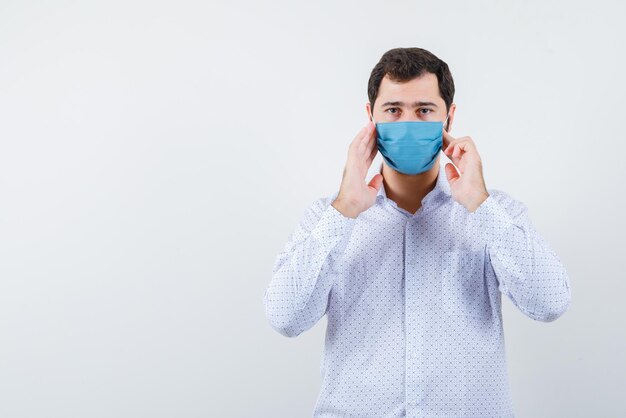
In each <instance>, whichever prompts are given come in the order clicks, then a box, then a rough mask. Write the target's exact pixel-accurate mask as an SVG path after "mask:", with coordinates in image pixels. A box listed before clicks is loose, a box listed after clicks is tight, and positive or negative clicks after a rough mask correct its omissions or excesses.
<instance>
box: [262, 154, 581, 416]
mask: <svg viewBox="0 0 626 418" xmlns="http://www.w3.org/2000/svg"><path fill="white" fill-rule="evenodd" d="M381 169H382V165H381ZM488 191H489V193H490V196H489V197H488V198H487V200H485V201H484V202H483V203H482V204H481V205H480V206H479V207H478V209H477V210H476V211H475V212H473V213H471V212H469V211H468V210H467V209H465V207H463V206H462V205H460V204H459V203H457V202H456V201H454V200H453V198H452V195H451V192H450V187H449V184H448V181H447V179H446V176H445V171H444V167H443V163H442V162H440V169H439V175H438V178H437V182H436V185H435V188H434V189H433V190H432V191H431V192H429V193H428V194H427V195H426V196H425V197H424V199H423V200H422V206H421V207H420V209H418V210H417V212H416V213H415V214H413V213H410V212H408V211H406V210H404V209H402V208H400V207H398V206H397V205H396V204H395V202H394V201H392V200H391V199H388V198H387V197H386V195H385V190H384V186H381V189H380V191H379V193H378V196H377V200H376V203H375V204H374V205H373V206H372V207H371V208H369V209H368V210H366V211H365V212H362V213H361V214H360V215H359V216H358V217H357V218H356V219H352V218H348V217H345V216H343V215H342V214H341V213H340V212H339V211H337V210H336V209H335V208H334V207H333V206H332V205H331V203H332V202H333V200H334V199H335V197H336V196H337V192H336V193H335V194H333V195H332V196H329V197H323V198H320V199H317V200H315V201H314V202H313V203H312V204H311V205H310V207H309V208H308V209H306V210H305V211H304V214H303V216H302V218H301V220H300V222H299V224H298V225H297V227H296V229H295V231H294V232H293V233H292V234H291V235H290V237H289V239H288V240H287V243H286V245H285V247H284V249H283V251H282V252H281V253H280V254H279V255H278V257H277V259H276V262H275V265H274V268H273V275H272V278H271V281H270V283H269V286H268V287H267V289H266V290H265V294H264V296H263V303H264V306H265V313H266V316H267V320H268V322H269V324H270V325H271V327H272V328H273V329H275V330H276V331H277V332H279V333H281V334H282V335H285V336H288V337H295V336H297V335H299V334H300V333H302V332H304V331H306V330H308V329H310V328H311V327H312V326H313V325H315V324H316V323H317V321H318V320H319V319H320V318H321V317H322V316H323V315H325V314H326V315H327V319H328V325H327V328H326V338H325V349H324V352H323V354H322V361H321V364H320V372H321V374H322V385H321V390H320V393H319V396H318V398H317V401H316V403H315V407H314V410H313V416H314V417H377V418H380V417H390V418H391V417H514V412H513V402H512V398H511V394H510V388H509V382H508V375H507V367H506V361H505V346H504V335H503V324H502V314H501V294H504V295H506V296H507V297H508V298H509V299H510V300H511V302H512V303H513V304H514V305H515V306H516V307H517V308H518V309H519V310H520V311H521V312H523V313H524V314H525V315H527V316H528V317H530V318H532V319H533V320H537V321H543V322H550V321H554V320H555V319H557V318H558V317H559V316H561V315H562V314H563V313H564V312H565V311H566V310H567V309H568V307H569V305H570V300H571V291H570V281H569V278H568V275H567V273H566V271H565V268H564V267H563V265H562V263H561V261H560V260H559V258H558V256H557V255H556V254H555V252H554V251H553V250H552V249H551V248H550V246H549V244H548V243H547V242H546V241H545V240H544V238H542V236H541V235H540V234H539V233H538V232H537V231H536V230H535V229H534V227H533V225H532V224H531V221H530V219H529V215H528V211H527V208H526V206H525V205H524V204H523V203H521V202H519V201H517V200H515V199H513V198H512V197H511V196H509V195H508V194H506V193H504V192H502V191H500V190H494V189H488Z"/></svg>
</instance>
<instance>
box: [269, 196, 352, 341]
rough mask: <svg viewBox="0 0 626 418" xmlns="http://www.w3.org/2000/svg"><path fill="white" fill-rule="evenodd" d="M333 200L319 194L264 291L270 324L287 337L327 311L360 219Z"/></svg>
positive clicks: (291, 237) (298, 226) (280, 257)
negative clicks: (342, 258) (339, 208)
mask: <svg viewBox="0 0 626 418" xmlns="http://www.w3.org/2000/svg"><path fill="white" fill-rule="evenodd" d="M332 200H334V199H328V198H321V199H318V200H316V201H315V202H313V204H311V205H310V207H309V208H308V209H307V210H306V211H305V212H304V214H303V215H302V217H301V219H300V221H299V223H298V225H297V226H296V228H295V231H294V232H293V233H292V234H291V235H290V236H289V238H288V239H287V243H286V244H285V247H284V249H283V250H282V251H281V252H280V253H279V254H278V256H277V258H276V262H275V263H274V267H273V269H272V278H271V281H270V283H269V286H268V287H267V289H266V290H265V294H264V296H263V304H264V306H265V314H266V317H267V320H268V322H269V324H270V325H271V326H272V328H274V329H275V330H276V331H278V332H279V333H281V334H282V335H285V336H287V337H295V336H297V335H299V334H301V333H302V332H303V331H306V330H308V329H309V328H311V327H312V326H313V325H315V323H317V321H318V320H319V319H320V318H321V317H322V316H323V315H324V314H325V313H326V310H327V307H328V298H329V294H330V291H331V288H332V286H333V283H334V281H335V278H336V277H337V276H338V275H340V274H341V268H340V263H339V259H340V257H341V255H342V254H343V252H344V250H345V247H346V245H347V243H348V241H349V238H350V235H351V233H352V230H353V228H354V224H355V222H356V219H354V218H349V217H346V216H344V215H343V214H342V213H341V212H339V211H338V210H337V209H335V207H334V206H332V204H331V203H332Z"/></svg>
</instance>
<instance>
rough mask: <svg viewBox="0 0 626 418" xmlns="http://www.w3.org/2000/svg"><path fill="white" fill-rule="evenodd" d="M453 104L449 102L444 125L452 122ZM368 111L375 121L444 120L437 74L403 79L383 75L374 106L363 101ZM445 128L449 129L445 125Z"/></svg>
mask: <svg viewBox="0 0 626 418" xmlns="http://www.w3.org/2000/svg"><path fill="white" fill-rule="evenodd" d="M455 107H456V106H455V105H454V104H452V105H451V106H450V117H449V119H448V125H450V123H451V122H452V119H453V116H454V110H455ZM366 109H367V112H368V114H369V113H373V117H374V121H375V122H405V121H440V122H443V121H445V120H446V117H447V113H446V104H445V102H444V101H443V99H442V98H441V96H440V95H439V85H438V82H437V76H436V75H435V74H433V73H424V74H422V75H421V76H420V77H417V78H414V79H412V80H410V81H407V82H404V83H398V82H395V81H392V80H390V79H389V78H388V77H387V76H385V77H384V78H383V79H382V81H381V82H380V87H379V89H378V97H377V98H376V101H375V103H374V109H373V112H372V109H371V107H370V104H369V103H367V105H366ZM448 130H449V129H448Z"/></svg>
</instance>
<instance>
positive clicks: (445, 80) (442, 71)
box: [367, 48, 454, 111]
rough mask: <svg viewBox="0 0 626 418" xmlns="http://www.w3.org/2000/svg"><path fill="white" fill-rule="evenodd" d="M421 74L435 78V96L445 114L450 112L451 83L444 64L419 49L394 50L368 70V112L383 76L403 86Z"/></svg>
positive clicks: (452, 92) (451, 98)
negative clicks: (436, 82)
mask: <svg viewBox="0 0 626 418" xmlns="http://www.w3.org/2000/svg"><path fill="white" fill-rule="evenodd" d="M425 72H428V73H433V74H435V75H436V76H437V80H438V82H439V94H440V95H441V98H442V99H443V101H444V102H445V103H446V111H447V110H450V105H451V104H452V101H453V100H454V80H453V79H452V74H451V73H450V69H449V68H448V64H446V63H445V62H443V61H442V60H440V59H439V58H437V57H436V56H435V55H433V54H432V53H431V52H429V51H426V50H425V49H422V48H394V49H390V50H389V51H387V52H385V53H384V54H383V56H382V57H381V58H380V61H378V64H376V66H375V67H374V69H373V70H372V74H371V75H370V79H369V82H368V83H367V95H368V97H369V101H370V105H371V106H372V109H373V108H374V102H375V101H376V98H377V97H378V89H379V88H380V82H381V81H382V79H383V78H384V77H385V76H388V77H389V78H390V79H391V80H393V81H395V82H400V83H404V82H406V81H410V80H412V79H414V78H416V77H419V76H421V75H422V74H424V73H425Z"/></svg>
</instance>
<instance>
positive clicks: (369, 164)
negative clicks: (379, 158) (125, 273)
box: [365, 143, 378, 169]
mask: <svg viewBox="0 0 626 418" xmlns="http://www.w3.org/2000/svg"><path fill="white" fill-rule="evenodd" d="M374 145H375V146H374V148H372V151H371V152H370V155H369V157H367V161H365V165H366V166H367V168H368V169H369V168H370V166H371V165H372V161H374V158H376V153H377V152H378V146H377V145H376V143H374Z"/></svg>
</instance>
